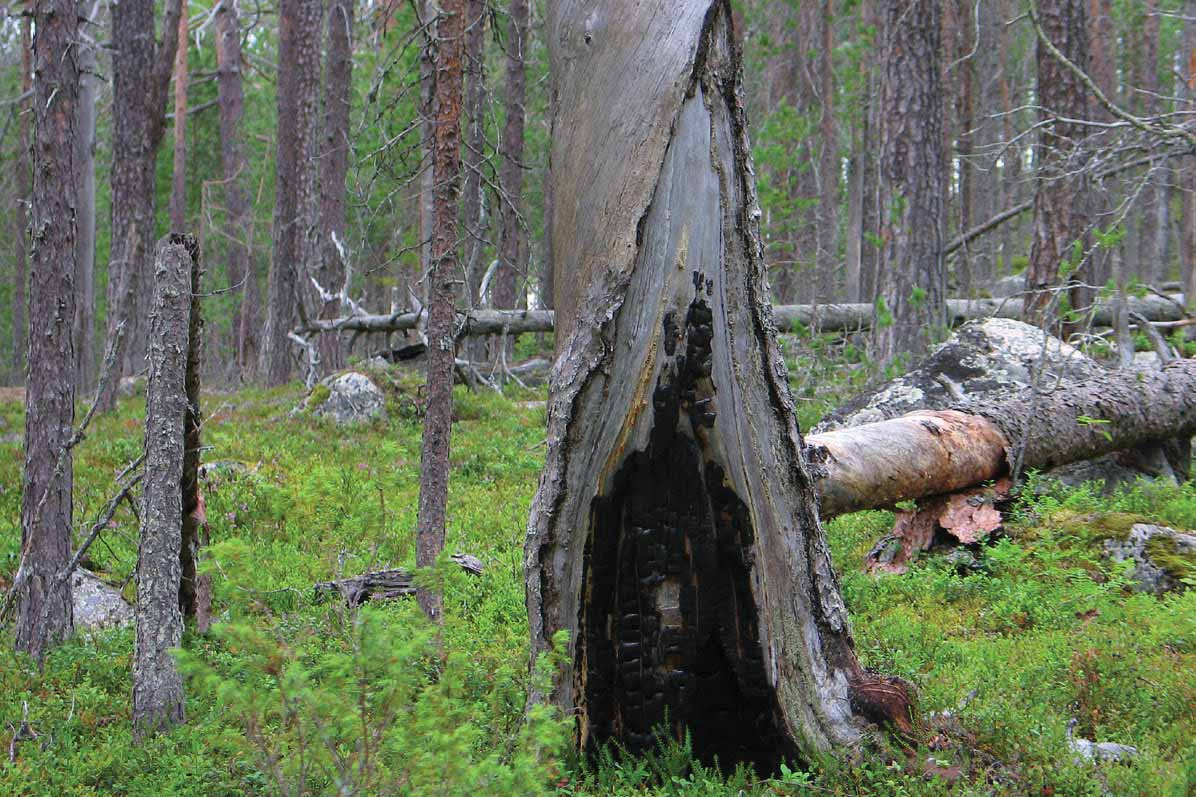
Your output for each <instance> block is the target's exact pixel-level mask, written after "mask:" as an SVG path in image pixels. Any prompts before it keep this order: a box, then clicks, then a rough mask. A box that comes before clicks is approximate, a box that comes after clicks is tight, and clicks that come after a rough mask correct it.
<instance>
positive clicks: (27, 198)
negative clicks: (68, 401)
mask: <svg viewBox="0 0 1196 797" xmlns="http://www.w3.org/2000/svg"><path fill="white" fill-rule="evenodd" d="M32 26H33V21H32V20H31V19H30V18H29V17H26V18H25V19H24V20H22V22H21V92H22V93H23V94H29V95H30V96H32V91H33V28H32ZM32 116H33V101H32V100H27V101H25V102H23V103H21V115H20V121H19V122H18V126H19V127H18V131H19V132H18V136H19V143H18V147H19V148H20V151H19V152H18V153H17V158H16V179H17V186H16V187H17V192H16V196H15V197H14V202H13V205H14V207H13V240H14V241H15V242H16V247H15V248H16V252H15V257H14V266H15V271H16V273H15V274H14V275H13V291H12V362H11V365H12V372H13V375H14V377H16V378H19V376H18V375H21V374H24V373H25V355H26V354H27V352H26V350H25V346H26V344H25V341H26V337H25V332H26V328H25V303H26V297H25V289H26V287H27V286H28V284H29V263H28V257H29V215H30V214H29V203H30V202H31V201H32V198H33V173H32V172H33V170H32V168H31V166H30V161H31V160H32V158H33V141H32V138H31V136H30V133H29V128H30V118H31V117H32Z"/></svg>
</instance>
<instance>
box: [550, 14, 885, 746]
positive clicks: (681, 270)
mask: <svg viewBox="0 0 1196 797" xmlns="http://www.w3.org/2000/svg"><path fill="white" fill-rule="evenodd" d="M549 37H550V46H551V50H552V56H551V57H552V64H553V70H554V81H555V85H556V89H557V91H556V115H555V117H554V120H553V121H554V136H553V151H552V163H553V195H554V196H555V197H558V198H560V199H559V200H558V202H557V203H556V204H555V206H554V209H553V218H552V229H551V235H552V238H553V248H554V252H555V255H556V257H557V258H558V259H559V260H560V262H568V263H573V264H575V266H576V269H577V273H576V274H575V275H571V279H570V281H569V282H570V285H569V286H565V288H564V289H562V280H560V279H558V280H557V294H558V295H557V297H556V300H557V301H556V311H557V318H556V320H557V324H558V327H557V332H558V341H560V342H561V349H560V357H559V359H558V361H557V364H556V367H555V370H554V373H553V378H552V398H551V401H550V405H549V422H548V454H547V462H546V466H545V470H544V473H543V475H542V477H541V482H540V488H539V491H538V493H537V496H536V499H535V501H534V503H533V506H532V513H531V519H530V521H529V536H528V540H527V546H526V576H527V603H528V612H529V617H530V621H531V630H532V643H533V644H532V648H533V655H537V654H539V653H540V652H542V651H544V650H546V649H547V648H548V647H549V645H550V643H551V640H552V638H553V635H554V634H555V633H556V632H558V631H560V630H565V631H568V632H569V637H570V642H569V650H568V653H569V656H568V660H569V666H568V667H567V668H566V671H565V672H564V673H563V675H562V676H560V677H559V679H558V680H557V682H556V683H555V685H554V688H553V690H552V692H551V693H550V694H547V695H534V696H533V699H535V700H550V701H552V702H554V703H556V704H557V705H558V706H560V707H561V708H562V709H564V710H566V711H569V712H571V713H572V714H573V715H574V716H576V718H577V742H578V744H579V746H580V747H581V748H583V749H587V750H592V749H594V747H595V746H596V745H598V744H601V743H602V742H605V741H608V740H617V741H618V742H620V743H622V744H624V745H625V746H627V747H628V748H629V749H631V750H633V751H635V750H640V749H643V748H644V747H646V746H648V745H650V744H651V743H652V741H653V733H654V730H655V729H656V728H658V727H660V726H661V724H662V723H663V722H664V721H665V718H666V716H667V718H668V722H669V732H670V733H671V734H679V733H681V732H682V731H683V729H687V730H688V731H689V732H690V734H691V736H692V739H693V744H694V748H695V752H696V753H697V754H698V755H699V756H700V757H702V758H704V759H706V760H710V759H711V758H713V757H715V756H717V757H718V759H719V760H720V762H722V763H723V764H724V765H731V764H733V763H735V762H738V761H744V762H750V763H753V764H756V765H757V766H759V767H761V768H764V769H772V768H775V766H776V765H777V764H779V762H780V761H781V760H782V759H784V758H786V757H790V756H793V755H801V756H803V757H806V758H809V759H812V758H814V757H815V756H818V755H820V754H822V753H825V752H834V751H840V752H841V751H842V750H843V749H844V748H846V747H848V746H849V745H853V744H855V743H857V742H858V741H859V740H860V738H861V735H862V734H863V732H864V728H865V726H866V724H867V722H866V720H875V721H893V722H896V723H897V724H898V725H905V726H908V710H909V709H908V697H907V696H906V694H905V692H904V689H903V688H901V687H900V685H896V686H894V685H892V684H890V682H888V681H887V680H885V679H880V678H877V677H875V676H872V675H870V674H868V673H865V672H864V671H863V670H862V669H861V667H860V665H859V663H858V661H857V659H856V656H855V652H854V649H853V643H852V638H851V632H850V629H849V627H848V622H847V613H846V610H845V608H844V606H843V602H842V599H841V597H840V595H839V586H838V581H837V579H836V578H835V575H834V573H833V571H832V569H831V563H830V557H829V555H828V553H827V548H826V541H825V538H824V536H823V533H822V528H821V526H820V523H819V520H818V514H817V509H816V503H815V496H814V490H813V486H812V482H811V479H810V475H809V471H808V468H807V464H806V461H805V459H804V455H803V448H802V441H801V435H800V433H799V431H798V428H797V422H796V419H795V417H794V414H793V409H792V406H793V405H792V398H791V395H790V392H789V387H788V383H787V381H786V374H785V366H784V362H783V360H782V359H781V355H780V351H779V349H778V347H777V343H776V333H775V328H774V326H773V321H772V313H771V308H770V306H769V302H768V290H767V286H766V283H765V276H764V269H763V265H762V261H761V256H760V238H759V232H758V224H757V218H758V215H759V213H758V208H757V205H756V198H755V188H754V184H753V178H752V174H753V173H752V167H751V160H750V155H749V148H748V141H747V134H746V130H745V122H744V116H743V104H742V98H741V95H740V80H741V68H740V61H739V53H738V50H737V47H736V45H735V40H734V33H733V30H732V22H731V13H730V7H729V5H728V4H727V3H725V2H709V0H705V1H702V2H698V1H690V2H682V3H677V2H669V3H664V2H631V0H627V1H626V2H618V3H611V4H604V5H603V6H601V7H599V8H598V9H597V10H595V9H593V8H591V7H588V6H587V5H585V4H582V3H580V2H576V1H570V2H561V3H557V4H554V6H553V17H552V19H551V20H550V21H549ZM566 197H568V198H569V201H568V202H566V201H564V198H566Z"/></svg>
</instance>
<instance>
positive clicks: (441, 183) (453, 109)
mask: <svg viewBox="0 0 1196 797" xmlns="http://www.w3.org/2000/svg"><path fill="white" fill-rule="evenodd" d="M465 22H466V11H465V0H444V3H443V6H442V9H441V16H440V22H439V23H438V24H437V26H436V39H437V42H438V44H437V49H436V58H435V70H436V85H435V92H434V93H433V95H432V114H433V119H434V125H435V127H434V129H433V133H434V136H433V140H432V152H433V154H434V157H435V174H436V185H435V191H434V194H435V211H436V212H435V215H434V223H433V237H432V267H431V269H430V270H429V273H428V306H429V308H428V384H427V396H428V404H427V407H428V409H427V414H426V415H425V416H424V437H423V447H422V449H421V452H420V476H419V528H418V530H417V538H416V553H415V562H416V565H418V566H419V567H431V566H432V565H433V564H435V562H436V557H437V556H439V555H440V552H441V550H442V549H443V548H444V524H445V505H446V503H447V501H448V477H449V437H450V434H451V432H452V419H453V362H454V360H455V358H456V350H455V346H454V341H453V329H452V327H453V320H454V318H455V317H456V311H455V309H454V307H453V299H454V290H453V283H454V281H455V280H456V279H457V275H458V274H459V273H460V271H459V270H458V269H459V265H458V262H457V251H456V247H457V213H458V201H459V200H460V198H461V94H462V84H463V68H462V62H463V60H464V44H465ZM416 598H417V600H418V601H419V605H420V607H421V608H422V609H423V610H424V612H425V613H426V614H427V615H428V617H429V618H430V619H433V620H440V619H441V611H442V605H443V602H442V597H441V595H440V593H439V591H437V590H427V589H424V590H420V591H419V592H418V593H417V595H416Z"/></svg>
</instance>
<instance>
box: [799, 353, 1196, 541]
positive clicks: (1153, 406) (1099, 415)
mask: <svg viewBox="0 0 1196 797" xmlns="http://www.w3.org/2000/svg"><path fill="white" fill-rule="evenodd" d="M1193 434H1196V360H1177V361H1174V362H1171V363H1169V364H1167V365H1165V366H1164V367H1162V368H1161V369H1159V370H1157V371H1150V372H1147V371H1110V372H1108V373H1106V374H1102V375H1101V376H1100V377H1098V378H1094V379H1087V380H1081V381H1075V382H1067V383H1063V384H1060V385H1058V386H1055V387H1054V388H1053V389H1050V388H1049V387H1048V388H1046V389H1044V390H1042V391H1040V392H1039V393H1038V394H1037V395H1036V394H1035V392H1034V391H1032V390H1029V389H1025V390H1022V391H1020V392H1017V393H1013V394H1011V395H1010V396H1009V397H1008V398H1006V399H1005V400H1003V401H1000V402H997V403H993V402H989V403H986V404H984V405H968V404H963V405H960V406H958V407H957V408H955V409H953V410H945V411H920V412H913V413H910V414H908V415H903V416H901V417H899V418H894V419H892V420H887V421H880V422H878V423H870V424H864V425H862V426H855V427H851V428H847V429H840V430H837V431H833V432H825V433H823V434H816V435H809V436H807V437H806V450H807V453H808V455H809V457H810V461H811V463H812V465H813V466H814V469H813V470H814V477H815V482H816V484H815V488H816V490H817V492H818V494H819V496H820V499H821V514H822V517H823V518H831V517H834V516H836V515H842V514H846V513H848V512H856V511H859V510H861V509H880V508H885V507H890V506H893V505H894V504H896V503H897V502H899V501H905V500H910V499H917V498H923V497H926V496H930V495H938V494H942V493H950V492H955V491H957V490H961V489H963V488H965V487H970V486H973V485H977V484H981V483H983V482H985V481H989V480H992V479H995V478H997V477H999V476H1002V475H1005V474H1007V473H1009V472H1010V471H1012V470H1014V469H1015V468H1016V467H1017V466H1018V464H1020V466H1021V469H1022V470H1023V471H1024V470H1030V469H1043V470H1046V469H1049V468H1053V467H1056V466H1058V465H1062V464H1065V463H1068V462H1076V461H1079V460H1084V459H1092V458H1093V457H1098V456H1101V455H1103V454H1108V453H1110V452H1113V451H1121V450H1123V449H1129V448H1134V447H1136V446H1140V445H1142V444H1144V443H1148V442H1152V441H1165V440H1170V439H1173V438H1177V437H1182V438H1187V437H1191V436H1192V435H1193Z"/></svg>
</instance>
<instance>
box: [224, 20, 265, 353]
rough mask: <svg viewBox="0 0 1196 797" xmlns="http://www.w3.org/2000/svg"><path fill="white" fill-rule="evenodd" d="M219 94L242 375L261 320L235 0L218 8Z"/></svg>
mask: <svg viewBox="0 0 1196 797" xmlns="http://www.w3.org/2000/svg"><path fill="white" fill-rule="evenodd" d="M215 23H216V96H217V107H218V109H219V113H220V156H221V161H222V164H223V167H224V181H223V182H224V204H225V208H226V210H227V212H228V224H229V227H230V229H229V232H228V236H227V240H228V241H229V245H228V280H229V283H230V284H231V285H232V286H233V287H234V296H235V302H234V304H233V314H232V326H233V341H234V345H235V347H236V352H237V365H238V368H239V370H240V372H241V374H242V375H244V374H247V373H252V372H253V370H254V368H255V367H256V365H257V353H258V345H257V334H258V325H259V323H260V321H259V317H260V316H259V312H258V300H257V296H258V282H257V269H256V268H255V267H254V261H253V259H252V258H251V256H250V252H251V249H250V243H251V242H250V240H249V235H250V222H251V220H252V215H251V208H250V206H249V199H248V197H247V196H246V194H245V177H246V172H247V169H248V166H247V164H246V162H245V145H244V139H243V134H242V132H241V118H242V116H244V113H245V88H244V83H243V77H242V69H243V66H242V59H241V27H240V24H239V23H238V21H237V7H236V3H235V0H220V5H219V7H218V8H217V9H216V19H215Z"/></svg>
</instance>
